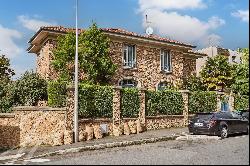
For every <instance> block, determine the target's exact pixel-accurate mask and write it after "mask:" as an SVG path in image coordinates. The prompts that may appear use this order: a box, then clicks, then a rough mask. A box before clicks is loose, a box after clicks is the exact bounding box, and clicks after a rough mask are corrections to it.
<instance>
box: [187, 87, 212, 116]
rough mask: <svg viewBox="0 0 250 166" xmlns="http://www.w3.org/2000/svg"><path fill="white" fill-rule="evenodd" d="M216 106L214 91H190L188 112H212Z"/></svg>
mask: <svg viewBox="0 0 250 166" xmlns="http://www.w3.org/2000/svg"><path fill="white" fill-rule="evenodd" d="M216 106H217V99H216V92H207V91H194V92H191V93H190V96H189V113H197V112H214V111H215V110H216Z"/></svg>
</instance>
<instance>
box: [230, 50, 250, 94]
mask: <svg viewBox="0 0 250 166" xmlns="http://www.w3.org/2000/svg"><path fill="white" fill-rule="evenodd" d="M238 51H239V53H241V54H242V63H240V64H235V65H234V67H233V78H234V82H233V84H232V86H231V88H232V90H233V91H234V92H235V93H238V94H240V95H249V61H248V60H249V49H248V48H245V49H239V50H238Z"/></svg>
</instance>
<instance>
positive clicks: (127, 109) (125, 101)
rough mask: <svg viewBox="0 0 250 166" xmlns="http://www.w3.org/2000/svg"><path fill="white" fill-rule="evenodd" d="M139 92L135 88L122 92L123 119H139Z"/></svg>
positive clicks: (125, 89)
mask: <svg viewBox="0 0 250 166" xmlns="http://www.w3.org/2000/svg"><path fill="white" fill-rule="evenodd" d="M139 110H140V101H139V91H138V89H135V88H124V89H122V90H121V117H123V118H137V117H138V116H139Z"/></svg>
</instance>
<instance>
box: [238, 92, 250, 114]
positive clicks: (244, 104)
mask: <svg viewBox="0 0 250 166" xmlns="http://www.w3.org/2000/svg"><path fill="white" fill-rule="evenodd" d="M234 108H235V110H242V109H248V108H249V96H247V95H236V96H235V99H234Z"/></svg>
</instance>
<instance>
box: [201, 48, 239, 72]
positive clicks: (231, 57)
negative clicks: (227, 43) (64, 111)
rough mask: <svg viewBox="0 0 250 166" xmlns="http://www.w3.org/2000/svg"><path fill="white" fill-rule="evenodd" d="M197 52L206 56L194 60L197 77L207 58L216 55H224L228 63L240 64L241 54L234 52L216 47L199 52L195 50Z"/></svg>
mask: <svg viewBox="0 0 250 166" xmlns="http://www.w3.org/2000/svg"><path fill="white" fill-rule="evenodd" d="M197 52H199V53H204V54H207V55H208V56H206V57H203V58H199V59H197V60H196V72H197V75H198V74H199V72H200V71H201V69H202V67H203V66H204V65H205V63H206V61H207V58H208V57H214V56H216V55H225V56H226V57H228V62H229V63H241V54H240V53H238V52H237V51H234V50H230V49H225V48H221V47H217V46H210V47H207V48H203V49H201V50H197Z"/></svg>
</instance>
